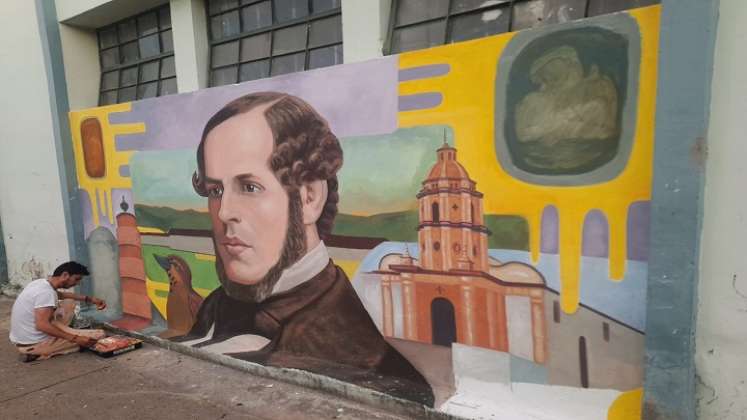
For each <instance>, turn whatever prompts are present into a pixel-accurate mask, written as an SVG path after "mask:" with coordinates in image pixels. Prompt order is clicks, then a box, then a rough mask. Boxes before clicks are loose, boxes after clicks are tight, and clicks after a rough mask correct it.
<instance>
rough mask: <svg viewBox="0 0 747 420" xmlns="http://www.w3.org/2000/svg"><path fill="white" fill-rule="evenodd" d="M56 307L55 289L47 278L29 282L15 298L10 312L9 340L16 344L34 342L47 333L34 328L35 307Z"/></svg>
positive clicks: (40, 339) (42, 338)
mask: <svg viewBox="0 0 747 420" xmlns="http://www.w3.org/2000/svg"><path fill="white" fill-rule="evenodd" d="M50 307H52V308H56V307H57V291H56V290H54V287H52V285H51V284H49V281H47V279H38V280H34V281H32V282H31V283H29V284H28V285H27V286H26V287H25V288H24V289H23V291H21V294H19V295H18V297H17V298H16V301H15V303H14V304H13V309H12V310H11V312H10V341H12V342H14V343H16V344H36V343H38V342H40V341H44V340H46V339H47V338H49V335H47V334H45V333H43V332H41V331H39V330H37V329H36V318H35V316H34V309H36V308H50Z"/></svg>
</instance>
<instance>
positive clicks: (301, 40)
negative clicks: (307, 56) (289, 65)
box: [272, 23, 306, 55]
mask: <svg viewBox="0 0 747 420" xmlns="http://www.w3.org/2000/svg"><path fill="white" fill-rule="evenodd" d="M273 36H274V38H273V40H272V55H279V54H285V53H289V52H295V51H299V50H303V49H306V24H305V23H304V24H302V25H296V26H291V27H290V28H283V29H280V30H277V31H275V33H274V35H273Z"/></svg>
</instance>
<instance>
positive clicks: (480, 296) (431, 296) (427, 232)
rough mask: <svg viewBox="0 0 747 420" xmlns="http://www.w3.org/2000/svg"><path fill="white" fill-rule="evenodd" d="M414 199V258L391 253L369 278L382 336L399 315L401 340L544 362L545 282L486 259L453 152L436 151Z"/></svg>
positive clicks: (471, 198)
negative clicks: (377, 278)
mask: <svg viewBox="0 0 747 420" xmlns="http://www.w3.org/2000/svg"><path fill="white" fill-rule="evenodd" d="M416 197H417V200H418V209H419V211H418V213H419V224H418V228H417V229H418V246H419V248H420V250H419V251H420V252H419V259H418V260H416V259H414V258H413V257H412V256H411V255H410V253H409V252H405V253H404V254H390V255H387V256H386V257H384V258H383V259H382V260H381V263H380V265H379V270H377V271H376V274H379V275H381V289H382V290H381V291H382V310H383V320H382V321H383V322H382V327H383V333H384V335H385V336H387V337H394V336H395V327H394V326H395V319H394V317H395V313H396V314H399V313H401V314H402V315H401V316H402V318H403V319H402V320H397V324H401V325H402V332H401V334H397V335H401V337H400V338H404V339H408V340H415V341H420V342H424V343H432V344H436V345H443V346H451V344H452V343H455V342H456V343H462V344H466V345H470V346H479V347H484V348H488V349H493V350H497V351H503V352H510V353H512V354H515V355H517V356H520V357H523V358H525V359H528V360H532V361H534V362H536V363H545V361H546V360H547V326H546V325H545V303H544V297H545V280H544V278H543V277H542V275H541V274H540V273H539V272H537V271H536V270H535V269H534V268H533V267H530V266H528V265H525V264H521V263H515V262H514V263H507V264H502V263H501V262H500V261H497V260H495V259H493V258H491V257H490V256H489V255H488V236H489V235H490V234H491V232H490V231H489V230H488V228H487V227H486V224H485V219H484V215H483V194H482V193H481V192H479V191H478V190H477V188H476V183H475V181H473V180H472V179H470V177H469V174H468V173H467V171H466V170H465V169H464V167H463V166H462V165H461V164H460V163H459V162H458V160H457V150H456V149H455V148H453V147H451V146H449V145H448V144H446V143H444V144H443V145H442V146H441V147H440V148H439V149H438V150H437V160H436V163H435V164H434V165H433V167H432V168H431V170H430V172H429V173H428V176H427V177H426V179H425V180H424V181H423V182H422V189H421V190H420V191H419V192H418V194H417V196H416ZM393 289H394V290H396V292H397V293H395V296H396V297H397V298H396V299H393V293H392V292H393ZM395 304H399V305H401V311H400V310H395V308H394V305H395Z"/></svg>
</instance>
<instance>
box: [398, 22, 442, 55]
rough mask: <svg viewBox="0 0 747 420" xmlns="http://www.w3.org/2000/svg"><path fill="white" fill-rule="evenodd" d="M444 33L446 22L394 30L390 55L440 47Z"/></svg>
mask: <svg viewBox="0 0 747 420" xmlns="http://www.w3.org/2000/svg"><path fill="white" fill-rule="evenodd" d="M445 31H446V22H445V21H443V20H439V21H436V22H431V23H425V24H423V25H418V26H410V27H407V28H402V29H396V30H395V31H394V33H393V34H392V53H398V52H403V51H411V50H417V49H421V48H428V47H432V46H434V45H441V44H443V42H444V32H445Z"/></svg>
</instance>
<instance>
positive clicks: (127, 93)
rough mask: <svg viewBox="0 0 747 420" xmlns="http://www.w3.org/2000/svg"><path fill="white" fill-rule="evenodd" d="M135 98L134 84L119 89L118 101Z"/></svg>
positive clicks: (127, 100)
mask: <svg viewBox="0 0 747 420" xmlns="http://www.w3.org/2000/svg"><path fill="white" fill-rule="evenodd" d="M134 100H135V86H133V87H128V88H124V89H120V90H119V100H118V102H119V103H122V102H129V101H134Z"/></svg>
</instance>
